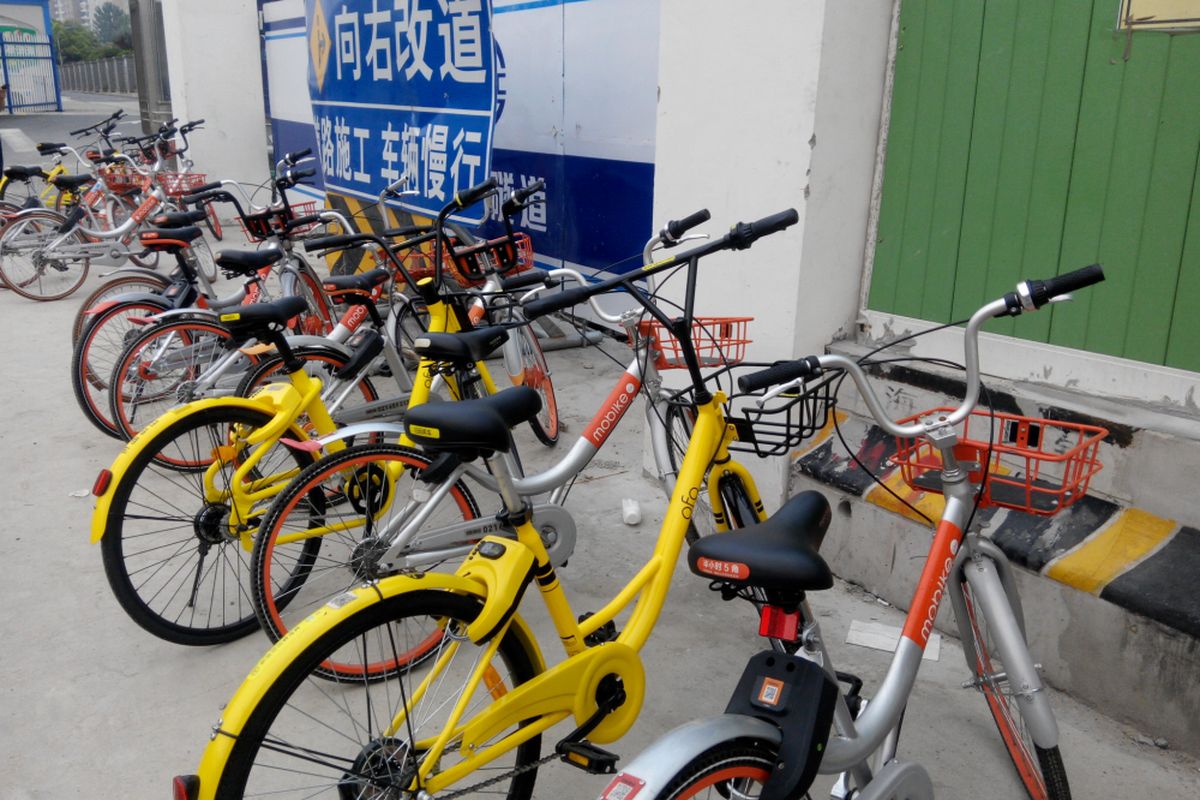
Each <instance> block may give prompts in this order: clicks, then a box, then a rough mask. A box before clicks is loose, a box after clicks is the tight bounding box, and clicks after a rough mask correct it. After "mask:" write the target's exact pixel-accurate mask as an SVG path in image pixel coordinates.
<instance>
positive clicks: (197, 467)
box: [100, 406, 313, 645]
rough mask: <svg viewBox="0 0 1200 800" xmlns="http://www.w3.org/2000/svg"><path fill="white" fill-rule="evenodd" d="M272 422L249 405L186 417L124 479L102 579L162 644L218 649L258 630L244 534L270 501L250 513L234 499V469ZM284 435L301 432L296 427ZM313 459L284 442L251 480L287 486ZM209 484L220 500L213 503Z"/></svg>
mask: <svg viewBox="0 0 1200 800" xmlns="http://www.w3.org/2000/svg"><path fill="white" fill-rule="evenodd" d="M270 419H271V415H270V414H268V413H266V412H264V411H259V410H257V409H248V408H245V407H241V406H213V407H208V408H203V409H201V410H199V411H196V412H194V413H190V414H186V415H185V416H183V417H181V418H179V419H178V420H176V421H175V422H174V423H173V424H171V425H169V426H168V427H166V428H165V429H163V430H161V431H159V432H157V433H156V434H155V435H154V437H153V438H152V439H150V440H148V441H147V442H146V443H145V445H144V446H143V447H142V448H141V449H140V451H139V453H138V455H137V457H136V458H134V459H133V461H132V462H131V463H130V464H129V467H128V468H127V469H126V470H125V472H124V473H122V474H121V475H119V476H116V483H115V485H114V486H113V487H112V488H111V489H110V490H109V491H111V492H112V493H113V495H112V504H111V506H110V508H109V513H108V519H107V520H106V522H105V529H104V536H103V538H102V539H101V540H100V549H101V553H102V554H103V557H104V573H105V575H106V576H107V577H108V583H109V585H110V586H111V587H112V590H113V593H114V594H115V595H116V597H117V600H118V601H119V602H120V603H121V606H122V608H124V609H125V611H126V613H128V614H129V616H130V617H132V618H133V620H134V622H136V623H137V624H138V625H140V626H142V627H143V628H144V629H146V630H147V631H149V632H150V633H152V634H154V635H155V636H157V637H159V638H160V639H165V640H167V641H169V642H175V643H176V644H186V645H209V644H220V643H222V642H229V641H232V640H234V639H237V638H239V637H241V636H244V635H246V634H248V633H250V632H251V631H253V630H254V629H255V628H257V627H258V620H257V618H256V617H255V615H254V603H253V602H252V601H251V599H250V553H249V550H248V548H246V547H244V546H243V544H242V538H241V535H240V533H242V532H248V533H249V535H253V532H254V529H255V528H256V527H257V524H258V520H259V519H260V518H261V516H262V514H263V513H265V512H266V505H267V503H268V502H269V500H268V501H264V502H263V503H262V507H261V508H260V507H255V508H252V509H249V510H248V512H247V513H246V514H245V515H244V516H239V515H238V511H237V510H236V509H234V508H231V506H230V504H229V503H228V502H226V501H227V499H228V496H229V491H230V486H231V483H232V480H233V477H234V472H235V471H236V469H237V468H238V466H239V465H240V464H241V463H242V461H243V460H244V458H245V457H246V455H247V454H248V453H249V452H250V451H251V450H252V449H253V446H252V445H249V444H248V443H247V442H246V437H247V436H248V435H249V434H250V433H251V432H253V431H254V430H255V429H257V428H260V427H262V426H263V425H265V424H266V423H267V422H268V421H269V420H270ZM286 435H288V436H292V437H301V436H302V435H303V434H301V433H300V431H299V430H297V429H295V428H293V429H292V430H291V431H289V432H288V433H287V434H286ZM312 461H313V456H312V454H310V453H307V452H305V451H303V450H299V449H292V448H289V447H286V446H285V445H283V444H280V443H279V442H278V441H276V442H275V444H274V445H273V446H271V447H270V448H269V449H268V451H267V452H266V453H265V454H264V455H263V457H262V460H261V461H260V462H259V463H258V465H257V466H256V467H255V468H254V469H253V470H251V471H250V473H249V475H248V476H247V477H248V481H252V482H253V483H254V484H255V488H258V489H261V488H264V487H265V486H275V485H277V486H279V488H281V489H282V487H283V486H284V485H285V484H286V482H287V481H289V480H291V479H292V478H294V477H295V476H296V475H297V474H298V473H299V472H300V470H301V469H303V468H304V467H305V466H307V465H308V464H309V463H311V462H312ZM206 473H207V474H206ZM209 481H211V483H209V486H210V487H212V488H215V489H216V490H217V491H218V492H220V493H221V495H222V500H221V501H220V502H208V500H206V495H205V490H206V482H209ZM239 528H241V529H243V530H242V531H238V530H237V529H239Z"/></svg>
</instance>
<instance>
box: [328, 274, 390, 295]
mask: <svg viewBox="0 0 1200 800" xmlns="http://www.w3.org/2000/svg"><path fill="white" fill-rule="evenodd" d="M391 274H392V273H391V272H389V271H388V270H386V269H383V268H380V269H373V270H371V271H370V272H364V273H362V274H359V275H330V276H329V277H328V278H326V279H325V280H323V281H322V282H321V283H322V285H323V286H324V287H325V291H327V292H329V296H330V297H335V295H338V294H342V293H359V294H368V295H369V294H370V293H371V290H372V289H374V288H375V287H376V286H378V285H379V284H381V283H383V282H384V281H386V280H387V279H388V278H389V277H391ZM335 299H336V298H335Z"/></svg>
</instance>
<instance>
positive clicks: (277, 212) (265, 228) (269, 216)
mask: <svg viewBox="0 0 1200 800" xmlns="http://www.w3.org/2000/svg"><path fill="white" fill-rule="evenodd" d="M291 206H292V213H291V216H288V214H287V213H286V212H285V211H284V210H283V209H282V208H279V207H277V208H271V209H267V210H266V211H259V212H258V213H256V214H247V215H246V216H245V217H240V218H239V219H238V224H239V225H241V226H242V233H244V234H246V238H247V239H249V240H250V241H252V242H261V241H263V240H264V239H267V238H268V237H271V236H274V235H275V234H276V233H282V232H283V226H284V225H285V224H286V223H287V222H288V221H290V220H293V219H296V218H297V217H305V216H308V215H309V214H315V213H317V201H316V200H306V201H304V202H303V203H292V204H291ZM318 224H319V223H315V222H314V223H313V224H311V225H301V226H300V227H298V228H292V231H291V233H292V234H293V235H295V234H302V233H308V232H309V231H311V230H312V229H313V228H315V227H316V226H317V225H318Z"/></svg>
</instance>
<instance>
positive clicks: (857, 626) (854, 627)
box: [846, 619, 942, 661]
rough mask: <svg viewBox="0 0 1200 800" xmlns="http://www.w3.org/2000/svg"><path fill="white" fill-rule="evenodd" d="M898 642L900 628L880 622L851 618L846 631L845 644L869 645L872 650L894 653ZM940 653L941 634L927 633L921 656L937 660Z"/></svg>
mask: <svg viewBox="0 0 1200 800" xmlns="http://www.w3.org/2000/svg"><path fill="white" fill-rule="evenodd" d="M899 643H900V629H899V628H896V627H893V626H891V625H884V624H883V623H881V622H863V621H862V620H857V619H856V620H851V622H850V630H848V631H847V632H846V644H856V645H859V646H860V647H870V648H871V649H872V650H885V651H887V652H889V653H894V652H896V645H898V644H899ZM941 653H942V635H941V634H940V633H931V634H929V644H927V645H926V646H925V653H924V655H922V656H921V657H922V658H923V659H925V660H926V661H937V660H938V657H939V656H940V655H941Z"/></svg>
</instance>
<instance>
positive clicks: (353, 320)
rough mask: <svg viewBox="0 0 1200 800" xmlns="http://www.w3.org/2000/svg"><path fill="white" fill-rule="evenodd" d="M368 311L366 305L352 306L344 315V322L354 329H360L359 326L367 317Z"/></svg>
mask: <svg viewBox="0 0 1200 800" xmlns="http://www.w3.org/2000/svg"><path fill="white" fill-rule="evenodd" d="M367 313H368V312H367V309H366V307H365V306H351V307H350V308H349V309H347V310H346V314H345V316H343V317H342V324H343V325H345V326H346V327H347V328H349V329H350V330H352V331H355V330H358V326H359V325H362V323H363V320H365V319H366V318H367Z"/></svg>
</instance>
